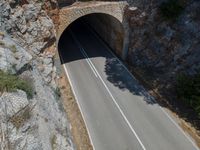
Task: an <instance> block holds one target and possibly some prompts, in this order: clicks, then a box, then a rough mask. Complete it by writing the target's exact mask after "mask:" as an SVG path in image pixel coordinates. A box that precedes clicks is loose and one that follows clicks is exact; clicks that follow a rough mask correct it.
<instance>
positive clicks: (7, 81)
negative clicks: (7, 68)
mask: <svg viewBox="0 0 200 150" xmlns="http://www.w3.org/2000/svg"><path fill="white" fill-rule="evenodd" d="M17 89H19V90H23V91H25V92H26V94H27V97H28V98H32V97H33V87H32V84H31V83H30V81H29V82H28V81H26V80H25V79H21V78H19V77H17V76H16V75H12V74H10V73H7V72H3V71H0V92H5V91H6V92H14V91H16V90H17Z"/></svg>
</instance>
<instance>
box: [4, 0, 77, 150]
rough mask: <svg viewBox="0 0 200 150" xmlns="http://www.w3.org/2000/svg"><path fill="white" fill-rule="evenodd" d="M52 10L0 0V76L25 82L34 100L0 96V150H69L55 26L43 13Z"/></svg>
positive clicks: (30, 1)
mask: <svg viewBox="0 0 200 150" xmlns="http://www.w3.org/2000/svg"><path fill="white" fill-rule="evenodd" d="M56 5H57V4H56V2H55V1H36V0H19V1H12V0H10V1H6V0H0V70H1V71H4V72H8V73H9V74H13V75H15V76H18V77H19V78H20V79H23V80H24V81H26V82H27V84H28V85H31V87H32V94H33V96H32V97H31V98H28V97H27V94H26V92H24V91H23V90H13V91H10V92H6V90H4V91H2V90H1V92H0V94H1V97H0V120H1V122H0V149H2V150H7V149H13V150H14V149H16V150H21V149H27V150H33V149H38V150H51V149H53V150H72V149H74V145H73V143H72V140H71V135H70V129H69V123H68V121H67V119H66V114H65V111H64V109H63V107H62V105H61V101H60V97H59V96H60V93H59V89H58V88H57V85H56V80H57V79H58V78H59V74H58V72H57V70H56V67H55V63H54V55H55V29H54V24H53V22H52V19H51V18H50V17H49V16H48V15H47V13H46V8H47V6H56ZM48 8H49V7H48ZM3 79H4V78H3V77H1V80H3ZM1 82H2V81H1ZM2 83H3V82H2ZM13 84H14V83H13ZM25 91H26V90H25Z"/></svg>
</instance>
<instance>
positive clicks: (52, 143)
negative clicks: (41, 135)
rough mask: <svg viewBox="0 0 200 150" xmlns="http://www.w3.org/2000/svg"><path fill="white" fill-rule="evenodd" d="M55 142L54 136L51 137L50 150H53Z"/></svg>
mask: <svg viewBox="0 0 200 150" xmlns="http://www.w3.org/2000/svg"><path fill="white" fill-rule="evenodd" d="M56 140H57V137H56V135H53V136H52V138H51V148H52V150H54V149H55V146H56Z"/></svg>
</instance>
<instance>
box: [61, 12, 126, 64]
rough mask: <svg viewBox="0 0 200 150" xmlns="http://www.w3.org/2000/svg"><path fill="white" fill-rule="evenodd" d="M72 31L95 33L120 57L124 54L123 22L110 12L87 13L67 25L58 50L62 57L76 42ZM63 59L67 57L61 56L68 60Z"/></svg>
mask: <svg viewBox="0 0 200 150" xmlns="http://www.w3.org/2000/svg"><path fill="white" fill-rule="evenodd" d="M83 31H84V33H83ZM72 32H73V34H74V36H77V35H79V34H85V35H88V34H93V35H94V36H95V37H96V38H98V40H100V41H101V42H102V43H103V44H104V45H106V46H107V47H108V48H109V49H110V50H111V51H112V52H113V53H115V54H116V55H117V56H118V57H119V58H121V57H122V55H123V49H124V47H125V43H126V42H125V38H124V37H125V31H124V27H123V24H122V23H121V22H120V21H119V20H118V19H117V18H115V17H113V16H111V15H109V14H104V13H92V14H87V15H84V16H82V17H80V18H78V19H76V20H75V21H73V22H72V23H71V24H70V25H69V26H67V27H66V29H65V30H64V32H63V33H62V34H61V36H60V38H59V40H58V52H59V55H60V57H61V56H63V55H64V56H66V55H68V52H69V51H68V49H70V46H71V47H73V44H72V43H74V41H72V40H73V37H72V35H71V34H72ZM82 36H84V35H82ZM83 39H84V38H83ZM90 42H92V41H90ZM74 45H77V43H76V42H75V43H74ZM94 51H95V48H94ZM66 57H67V56H66ZM63 59H65V58H61V62H62V63H65V62H66V60H63ZM69 60H70V59H69Z"/></svg>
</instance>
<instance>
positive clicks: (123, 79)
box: [59, 23, 198, 150]
mask: <svg viewBox="0 0 200 150" xmlns="http://www.w3.org/2000/svg"><path fill="white" fill-rule="evenodd" d="M59 45H60V50H61V54H60V55H61V57H62V60H63V63H64V67H65V70H66V73H67V75H68V77H69V80H70V83H71V86H72V89H73V92H74V94H75V98H76V100H77V102H78V105H79V107H80V110H81V113H82V115H83V118H84V121H85V123H86V127H87V130H88V132H89V136H90V139H91V142H92V145H93V147H94V149H96V150H196V149H198V148H197V146H196V145H195V144H194V142H193V140H191V138H190V137H189V136H188V135H187V134H186V133H184V132H183V131H182V129H181V128H180V127H179V126H178V125H177V124H176V122H175V121H174V118H173V117H172V116H170V115H169V114H167V113H166V112H165V111H164V109H163V108H162V107H161V106H159V105H158V104H157V103H156V102H155V101H154V100H153V99H152V98H151V97H150V96H149V95H148V93H147V92H146V91H145V90H144V89H143V87H142V86H141V85H139V83H138V82H137V80H136V79H135V78H134V77H133V76H132V75H131V74H130V73H129V72H128V70H127V69H126V68H125V67H124V66H123V65H122V64H121V63H120V61H119V60H118V59H117V58H116V57H115V56H114V55H113V54H112V53H111V52H110V50H108V47H107V46H106V45H105V44H103V42H102V41H101V40H100V39H99V38H97V36H95V34H94V33H93V32H92V31H91V30H89V29H88V28H87V27H84V26H80V24H79V23H77V24H75V25H74V26H72V27H71V29H70V31H69V32H68V33H67V34H66V35H65V37H64V40H62V41H61V42H60V43H59Z"/></svg>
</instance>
